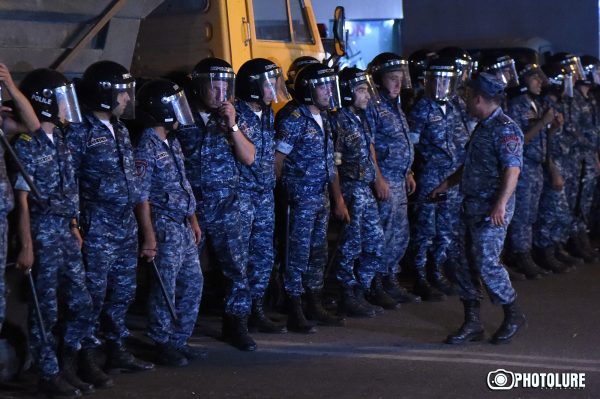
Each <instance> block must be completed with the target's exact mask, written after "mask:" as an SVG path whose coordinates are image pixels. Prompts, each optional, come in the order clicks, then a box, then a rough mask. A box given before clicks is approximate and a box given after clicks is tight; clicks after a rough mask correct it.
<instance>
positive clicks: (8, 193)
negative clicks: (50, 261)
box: [0, 145, 15, 331]
mask: <svg viewBox="0 0 600 399" xmlns="http://www.w3.org/2000/svg"><path fill="white" fill-rule="evenodd" d="M0 198H1V199H2V200H1V201H2V202H0V331H1V330H2V324H3V323H4V312H5V308H6V298H5V295H6V294H5V292H4V284H5V283H4V269H5V268H6V251H7V249H8V236H7V234H8V221H7V220H6V216H7V215H8V212H10V211H11V210H12V209H13V207H14V205H15V200H14V197H13V192H12V189H11V187H10V181H9V179H8V175H7V173H6V164H5V163H4V146H3V145H0Z"/></svg>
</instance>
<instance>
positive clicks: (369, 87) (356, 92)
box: [344, 74, 380, 109]
mask: <svg viewBox="0 0 600 399" xmlns="http://www.w3.org/2000/svg"><path fill="white" fill-rule="evenodd" d="M344 84H347V85H350V88H351V91H352V99H351V101H352V103H353V105H354V106H355V107H356V108H360V109H365V108H366V107H367V105H368V104H369V102H371V103H376V104H379V103H380V97H379V93H378V92H377V88H376V86H375V83H374V82H373V78H371V75H368V74H365V75H362V76H359V77H357V78H355V79H352V80H350V81H347V82H344Z"/></svg>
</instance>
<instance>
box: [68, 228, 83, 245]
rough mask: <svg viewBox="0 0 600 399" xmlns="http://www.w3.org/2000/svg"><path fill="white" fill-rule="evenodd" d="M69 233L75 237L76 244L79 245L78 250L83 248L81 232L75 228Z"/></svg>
mask: <svg viewBox="0 0 600 399" xmlns="http://www.w3.org/2000/svg"><path fill="white" fill-rule="evenodd" d="M71 233H72V234H73V235H74V236H75V239H76V240H77V243H78V244H79V250H81V248H82V247H83V238H82V237H81V232H80V231H79V228H77V227H71Z"/></svg>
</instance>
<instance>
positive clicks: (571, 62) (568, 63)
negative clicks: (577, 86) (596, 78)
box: [561, 55, 585, 81]
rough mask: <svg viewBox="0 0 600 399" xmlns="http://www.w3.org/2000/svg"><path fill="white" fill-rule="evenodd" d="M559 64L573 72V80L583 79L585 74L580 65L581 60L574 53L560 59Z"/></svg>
mask: <svg viewBox="0 0 600 399" xmlns="http://www.w3.org/2000/svg"><path fill="white" fill-rule="evenodd" d="M561 64H562V65H563V66H565V67H566V68H567V69H568V70H569V71H570V72H571V73H572V74H573V80H574V81H578V80H584V75H585V74H584V72H583V67H582V66H581V61H580V59H579V57H577V56H576V55H573V56H570V57H567V58H566V59H564V60H563V61H561Z"/></svg>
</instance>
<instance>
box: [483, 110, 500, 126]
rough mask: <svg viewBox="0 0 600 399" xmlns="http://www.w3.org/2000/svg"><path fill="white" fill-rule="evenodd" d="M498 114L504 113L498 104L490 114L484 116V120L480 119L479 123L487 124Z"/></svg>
mask: <svg viewBox="0 0 600 399" xmlns="http://www.w3.org/2000/svg"><path fill="white" fill-rule="evenodd" d="M500 115H504V112H503V111H502V107H500V106H498V108H496V110H495V111H494V112H492V113H491V115H490V116H488V117H487V118H485V119H484V120H482V121H481V124H482V125H487V124H489V123H490V122H491V121H492V120H494V118H496V117H497V116H500Z"/></svg>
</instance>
